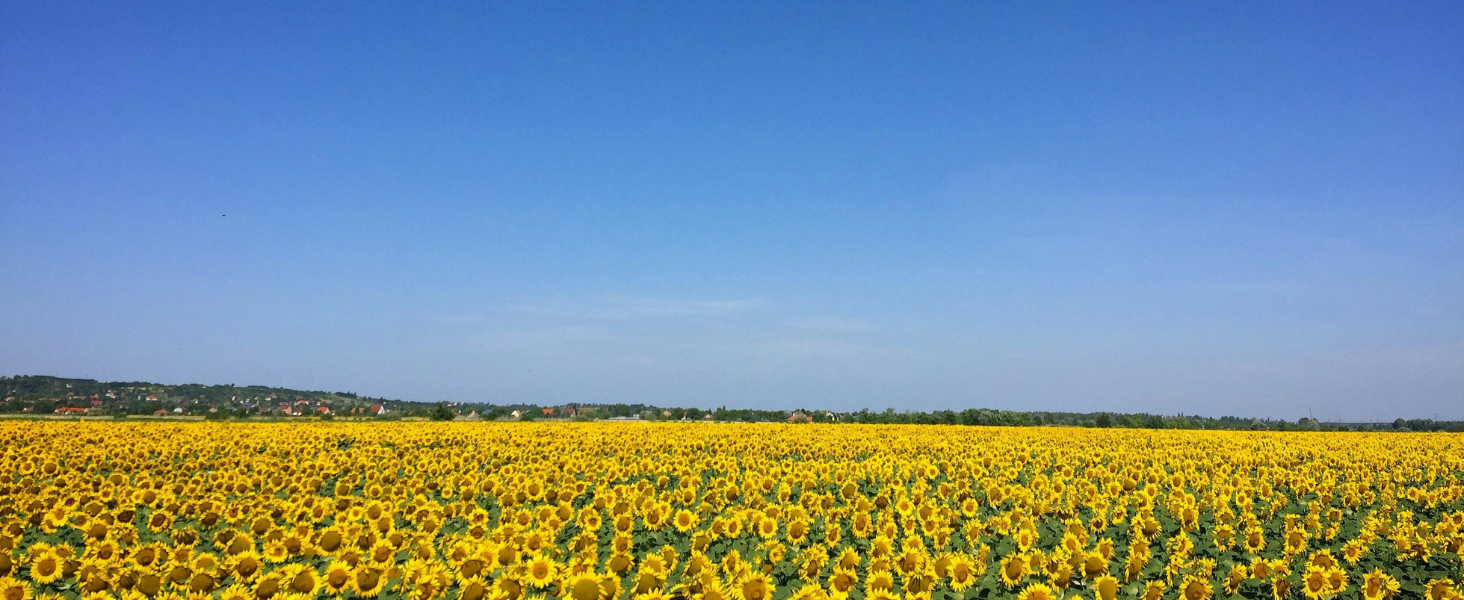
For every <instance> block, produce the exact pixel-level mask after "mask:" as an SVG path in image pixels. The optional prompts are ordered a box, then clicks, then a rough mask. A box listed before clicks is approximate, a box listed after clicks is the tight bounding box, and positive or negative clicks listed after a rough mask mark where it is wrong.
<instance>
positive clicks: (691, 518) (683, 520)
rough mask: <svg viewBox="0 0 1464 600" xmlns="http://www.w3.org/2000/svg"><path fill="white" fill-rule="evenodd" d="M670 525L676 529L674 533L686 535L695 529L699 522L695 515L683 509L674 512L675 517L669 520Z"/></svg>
mask: <svg viewBox="0 0 1464 600" xmlns="http://www.w3.org/2000/svg"><path fill="white" fill-rule="evenodd" d="M671 523H672V524H673V525H674V526H675V527H676V531H680V532H681V533H687V532H689V531H691V530H693V529H696V526H697V524H698V523H700V520H699V519H697V516H696V513H694V512H691V511H689V510H686V509H684V508H683V509H681V510H678V511H676V516H675V517H673V518H672V519H671Z"/></svg>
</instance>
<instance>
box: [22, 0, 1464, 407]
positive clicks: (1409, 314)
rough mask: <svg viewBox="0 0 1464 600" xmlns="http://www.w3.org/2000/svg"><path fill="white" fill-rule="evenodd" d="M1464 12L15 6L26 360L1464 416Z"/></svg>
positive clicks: (1195, 6)
mask: <svg viewBox="0 0 1464 600" xmlns="http://www.w3.org/2000/svg"><path fill="white" fill-rule="evenodd" d="M139 4H140V6H139ZM1461 32H1464V3H1459V2H1376V3H1373V2H1321V3H1306V2H1254V3H1243V2H1223V3H1222V2H1217V3H1194V2H1154V3H1138V2H1064V3H1048V2H1011V3H992V2H913V3H912V2H890V3H878V4H876V3H848V2H838V3H815V2H772V3H759V2H728V3H713V2H655V3H652V2H614V3H604V2H597V3H565V2H511V3H484V2H466V3H461V4H454V3H447V2H430V3H397V4H396V5H387V4H377V3H366V2H340V3H324V2H282V3H278V4H263V3H254V2H249V3H238V2H233V3H230V2H177V3H164V2H145V3H116V2H111V3H106V2H98V3H71V2H19V1H0V297H3V301H0V373H3V374H52V375H62V376H70V377H87V378H98V379H125V380H148V381H159V382H165V383H185V382H198V383H237V384H268V385H278V386H287V387H296V388H309V389H330V390H350V391H355V392H358V393H362V394H370V395H374V396H387V397H397V398H404V399H413V400H438V399H450V400H463V401H491V402H500V403H507V402H536V403H541V404H559V403H566V402H649V403H655V404H661V405H681V406H702V407H715V406H719V405H726V406H729V407H755V408H791V407H808V408H815V407H824V408H835V409H857V408H860V407H869V408H871V409H876V410H878V409H883V408H884V407H895V408H897V409H925V410H929V409H943V408H951V409H961V408H968V407H991V408H1007V409H1028V410H1073V411H1084V412H1086V411H1100V410H1112V411H1149V412H1162V413H1168V414H1173V413H1179V412H1183V413H1187V414H1204V415H1216V416H1218V415H1223V414H1235V415H1244V416H1264V417H1282V418H1288V419H1295V418H1297V417H1300V416H1306V415H1307V414H1309V413H1310V414H1313V415H1314V416H1316V417H1318V418H1322V419H1324V420H1339V419H1340V420H1376V419H1389V420H1391V419H1392V418H1394V417H1398V416H1402V417H1434V416H1435V415H1437V416H1438V417H1439V418H1454V419H1461V418H1464V33H1461Z"/></svg>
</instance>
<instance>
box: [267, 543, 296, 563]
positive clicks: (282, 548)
mask: <svg viewBox="0 0 1464 600" xmlns="http://www.w3.org/2000/svg"><path fill="white" fill-rule="evenodd" d="M289 558H290V548H289V547H288V546H286V545H285V543H284V542H281V541H279V540H275V541H272V542H265V544H264V560H266V561H269V562H272V563H282V562H285V560H287V559H289Z"/></svg>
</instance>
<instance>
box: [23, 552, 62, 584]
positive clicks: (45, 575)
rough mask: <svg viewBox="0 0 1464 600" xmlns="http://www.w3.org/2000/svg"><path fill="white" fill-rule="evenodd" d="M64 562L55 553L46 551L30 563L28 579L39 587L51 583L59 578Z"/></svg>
mask: <svg viewBox="0 0 1464 600" xmlns="http://www.w3.org/2000/svg"><path fill="white" fill-rule="evenodd" d="M64 563H65V561H64V560H63V559H62V558H61V557H60V556H59V555H57V554H56V552H55V551H46V552H43V553H41V554H40V556H37V557H36V558H35V560H33V561H31V567H30V579H31V581H34V582H36V583H39V584H41V585H45V584H47V583H51V582H53V581H56V580H58V579H60V578H61V569H62V566H63V564H64Z"/></svg>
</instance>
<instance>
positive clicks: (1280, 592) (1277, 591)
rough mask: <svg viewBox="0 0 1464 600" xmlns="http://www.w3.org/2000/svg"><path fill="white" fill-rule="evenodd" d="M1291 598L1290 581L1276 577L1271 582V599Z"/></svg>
mask: <svg viewBox="0 0 1464 600" xmlns="http://www.w3.org/2000/svg"><path fill="white" fill-rule="evenodd" d="M1290 596H1291V580H1290V579H1286V578H1285V577H1277V578H1275V579H1272V580H1271V597H1272V598H1274V599H1275V600H1283V599H1285V598H1288V597H1290Z"/></svg>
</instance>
